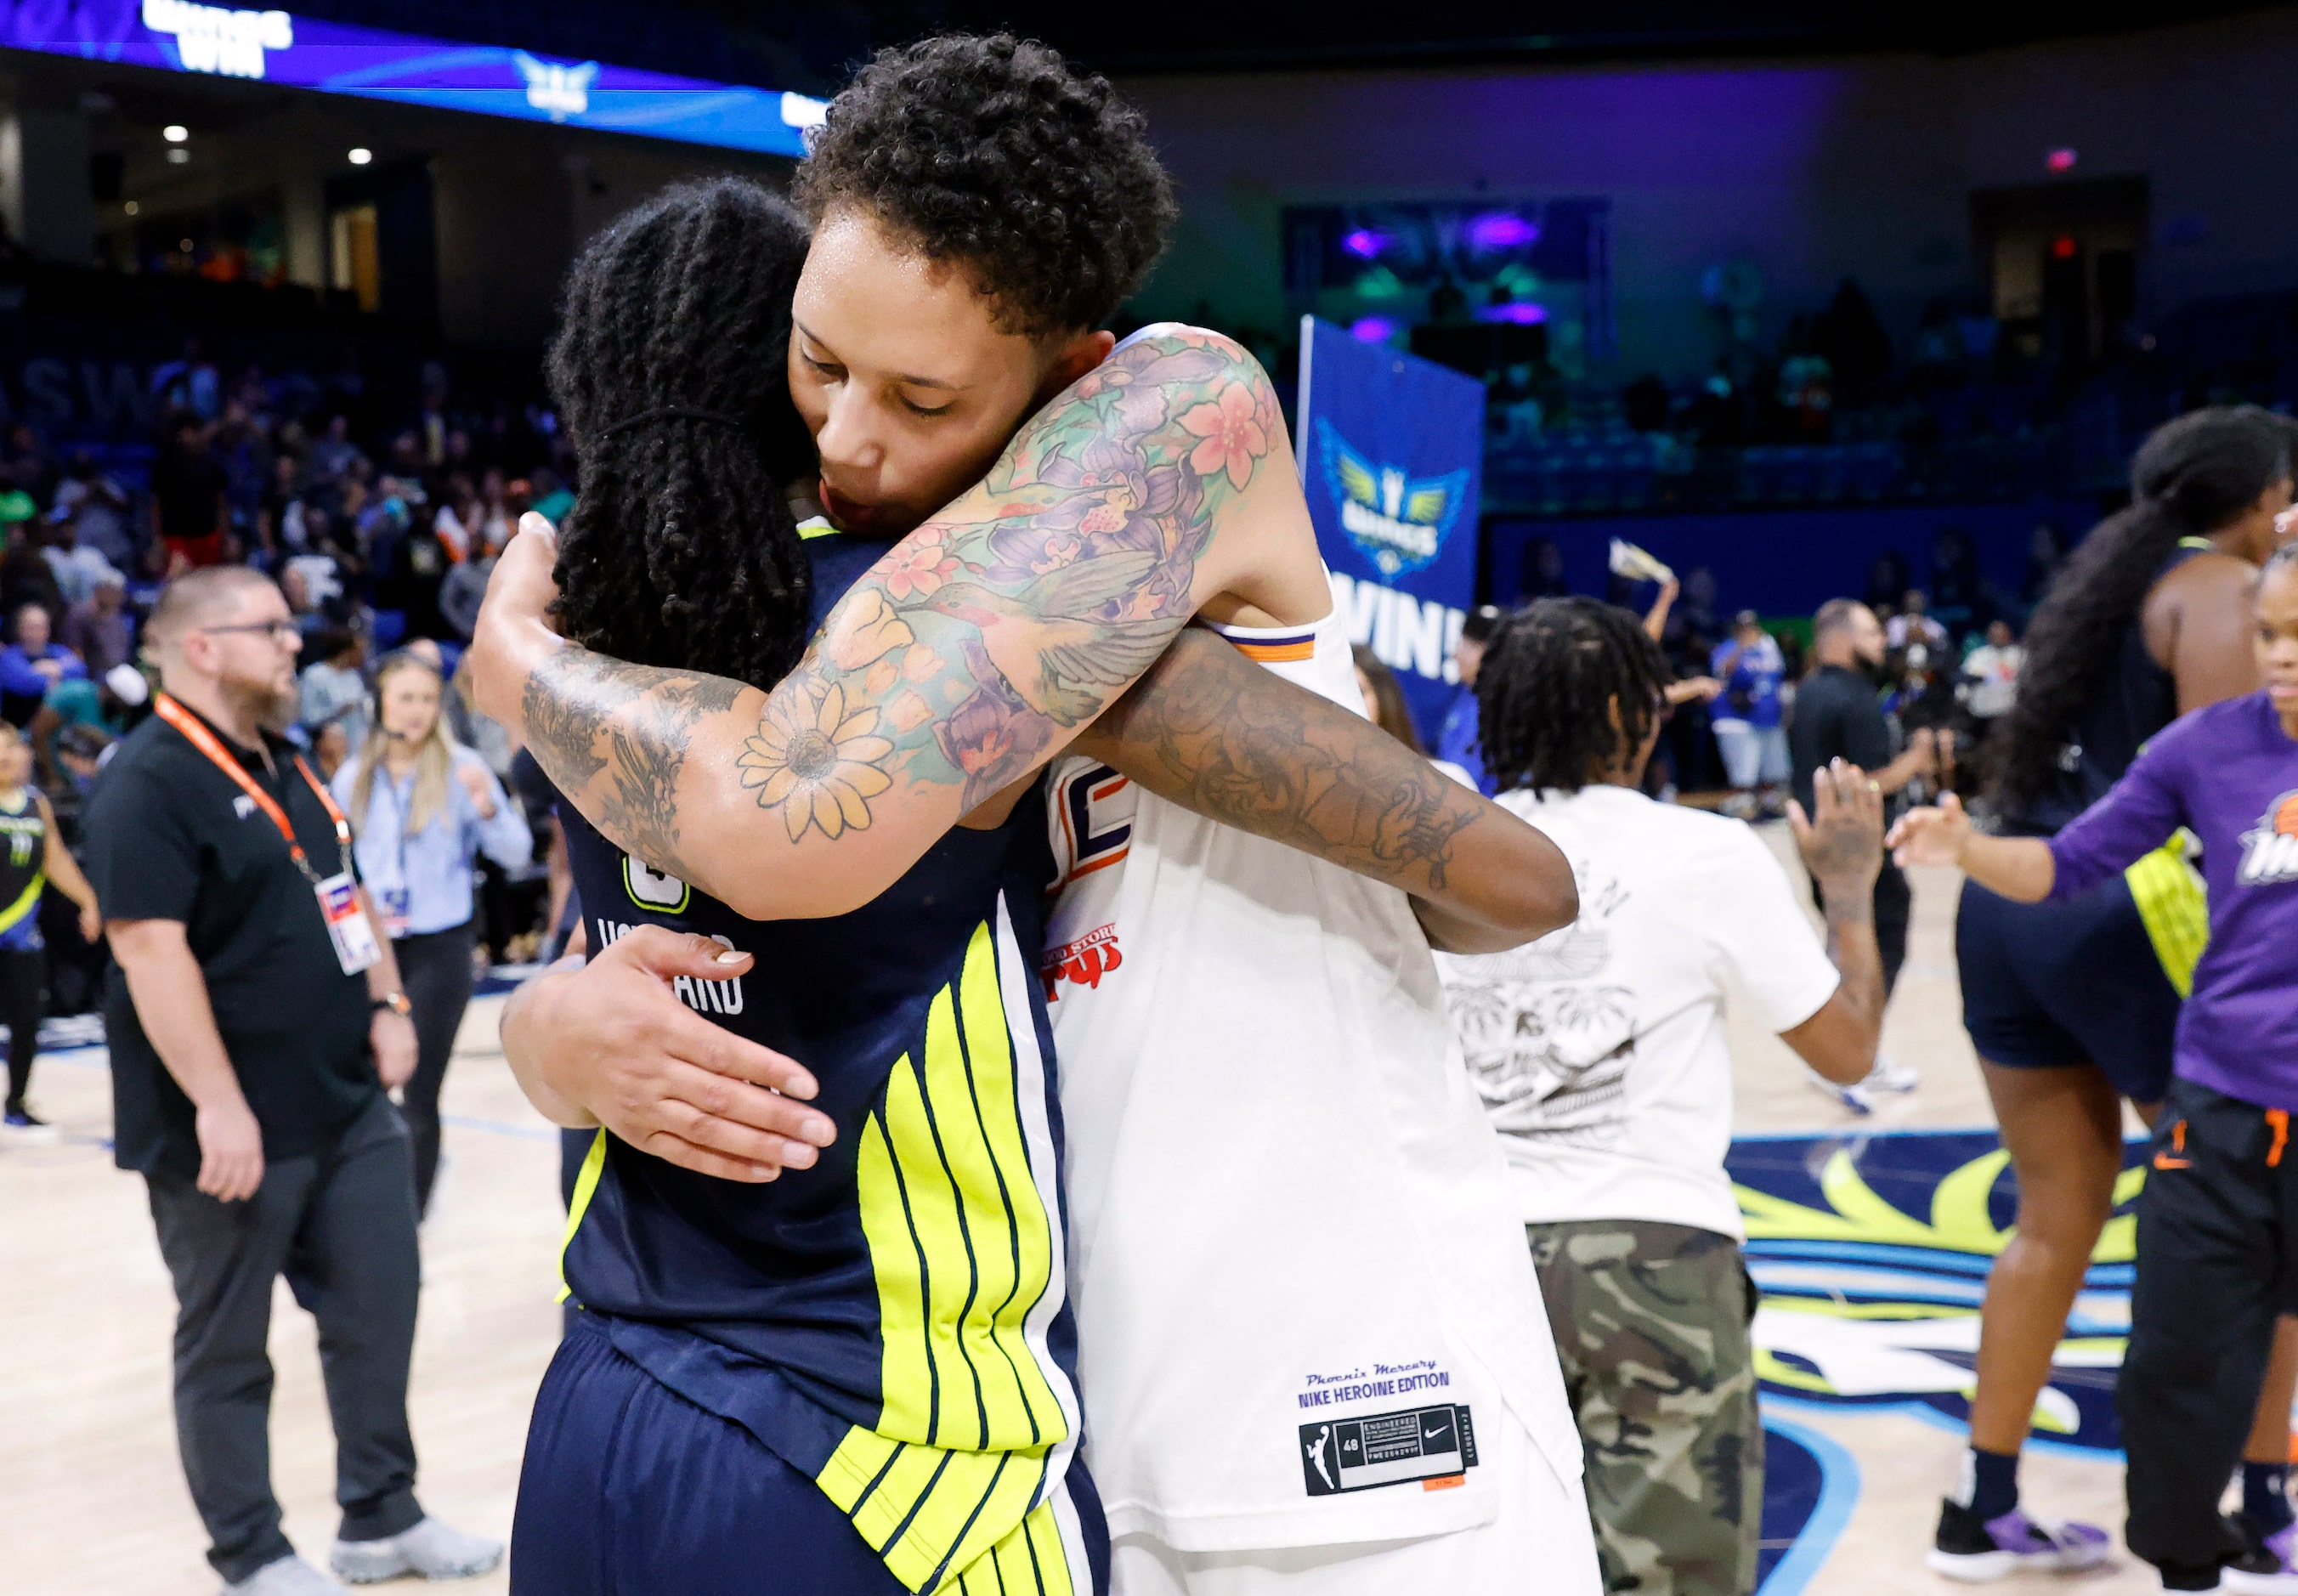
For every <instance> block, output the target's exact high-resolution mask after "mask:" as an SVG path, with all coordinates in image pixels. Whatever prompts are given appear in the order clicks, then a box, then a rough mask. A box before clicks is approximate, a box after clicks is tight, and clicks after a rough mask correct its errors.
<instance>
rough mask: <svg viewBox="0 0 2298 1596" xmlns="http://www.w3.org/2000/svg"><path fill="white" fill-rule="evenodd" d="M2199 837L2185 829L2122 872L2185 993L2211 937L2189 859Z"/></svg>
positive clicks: (2150, 936) (2167, 970)
mask: <svg viewBox="0 0 2298 1596" xmlns="http://www.w3.org/2000/svg"><path fill="white" fill-rule="evenodd" d="M2194 840H2195V839H2194V834H2193V833H2192V832H2190V831H2183V830H2182V831H2178V832H2177V833H2176V834H2175V835H2173V836H2172V837H2171V839H2170V841H2168V842H2166V843H2164V844H2163V845H2162V847H2161V848H2156V849H2155V850H2154V851H2153V853H2151V854H2148V855H2147V856H2145V858H2143V859H2141V860H2139V861H2138V863H2137V864H2133V865H2132V866H2131V867H2130V868H2129V870H2126V871H2124V872H2122V875H2123V880H2124V881H2128V882H2129V886H2130V897H2131V901H2132V902H2133V903H2135V904H2137V906H2138V920H2139V923H2140V924H2142V925H2144V926H2145V928H2146V939H2147V940H2148V941H2150V942H2152V943H2153V945H2154V956H2155V957H2156V958H2157V959H2159V960H2161V961H2162V973H2163V974H2165V975H2167V976H2169V977H2170V985H2171V986H2172V987H2173V988H2176V989H2177V991H2178V996H2181V997H2185V996H2187V995H2189V994H2190V993H2192V992H2193V990H2194V988H2195V965H2196V964H2197V963H2201V961H2202V957H2203V945H2204V944H2205V943H2207V942H2208V941H2209V940H2210V937H2211V917H2210V904H2209V900H2208V898H2207V896H2206V895H2205V893H2204V890H2203V878H2202V877H2201V876H2200V875H2198V874H2197V873H2195V867H2194V866H2193V865H2192V864H2188V863H2187V862H2186V861H2187V849H2188V848H2189V847H2190V846H2191V845H2192V844H2193V842H2194Z"/></svg>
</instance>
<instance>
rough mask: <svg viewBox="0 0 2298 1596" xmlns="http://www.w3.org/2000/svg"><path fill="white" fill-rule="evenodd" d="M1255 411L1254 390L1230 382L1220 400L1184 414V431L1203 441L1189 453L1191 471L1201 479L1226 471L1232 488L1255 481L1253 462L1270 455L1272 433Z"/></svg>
mask: <svg viewBox="0 0 2298 1596" xmlns="http://www.w3.org/2000/svg"><path fill="white" fill-rule="evenodd" d="M1254 409H1255V406H1254V404H1253V402H1252V390H1251V389H1250V388H1248V387H1246V386H1245V385H1244V384H1243V383H1231V384H1230V385H1228V387H1226V388H1223V389H1222V390H1221V392H1220V397H1219V399H1215V400H1207V401H1205V402H1204V403H1203V404H1198V405H1192V406H1191V407H1190V408H1189V409H1186V410H1184V411H1182V412H1181V429H1182V430H1183V431H1184V432H1186V433H1188V434H1191V435H1192V436H1194V437H1198V438H1202V439H1203V440H1204V442H1202V443H1199V444H1198V445H1197V446H1196V447H1195V448H1194V449H1193V450H1191V451H1189V468H1190V469H1191V470H1193V471H1194V472H1195V473H1196V474H1197V475H1199V476H1211V475H1215V474H1217V473H1219V472H1221V471H1227V472H1228V481H1229V485H1230V486H1231V487H1234V488H1242V487H1244V484H1246V483H1247V482H1248V481H1250V480H1251V479H1252V462H1253V461H1255V460H1257V459H1260V458H1261V456H1262V455H1264V454H1266V453H1268V452H1269V434H1268V433H1267V432H1266V431H1265V430H1263V428H1262V426H1261V422H1260V421H1259V420H1258V419H1257V418H1256V417H1255V415H1254Z"/></svg>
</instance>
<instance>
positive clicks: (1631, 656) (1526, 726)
mask: <svg viewBox="0 0 2298 1596" xmlns="http://www.w3.org/2000/svg"><path fill="white" fill-rule="evenodd" d="M1671 679H1672V678H1671V676H1670V674H1669V673H1668V668H1667V661H1666V659H1665V658H1664V657H1662V656H1661V654H1660V651H1659V645H1658V644H1657V643H1656V642H1654V641H1652V640H1651V634H1650V633H1648V632H1646V631H1645V630H1644V625H1643V622H1642V621H1641V619H1639V618H1638V617H1637V616H1634V615H1633V614H1631V613H1630V612H1629V611H1627V610H1624V609H1622V608H1619V607H1618V606H1617V605H1614V604H1601V603H1599V602H1598V601H1597V600H1593V599H1542V600H1537V601H1536V602H1534V603H1532V604H1530V605H1527V606H1526V607H1525V608H1523V609H1520V610H1518V611H1517V612H1516V613H1515V614H1514V615H1511V616H1508V617H1506V618H1505V619H1503V620H1502V621H1501V622H1500V628H1499V630H1497V631H1496V632H1494V633H1492V641H1490V642H1488V643H1486V644H1485V645H1484V664H1483V665H1482V666H1479V667H1478V668H1477V671H1476V711H1477V721H1478V726H1479V734H1480V736H1481V739H1482V740H1483V744H1484V768H1485V770H1487V771H1488V772H1490V773H1492V779H1493V780H1494V781H1497V782H1498V783H1499V785H1500V790H1501V791H1503V792H1506V791H1509V790H1512V789H1515V788H1518V787H1530V788H1533V789H1535V790H1545V789H1548V788H1555V789H1558V790H1561V791H1564V792H1577V791H1579V790H1581V789H1582V788H1583V787H1585V786H1587V785H1589V784H1590V783H1591V782H1594V781H1601V780H1603V779H1604V776H1605V773H1607V772H1608V771H1612V770H1615V769H1617V768H1618V767H1619V766H1621V765H1624V763H1625V762H1626V761H1628V760H1629V759H1632V758H1633V757H1634V756H1635V753H1636V750H1638V749H1639V748H1642V747H1643V746H1644V740H1645V739H1646V738H1648V737H1649V736H1650V735H1651V733H1652V729H1653V728H1654V727H1655V726H1657V724H1659V717H1660V714H1661V710H1662V705H1663V701H1664V700H1665V699H1666V693H1667V684H1668V682H1669V681H1670V680H1671ZM1614 705H1617V706H1618V707H1619V708H1618V721H1617V724H1615V723H1614V719H1613V713H1612V706H1614Z"/></svg>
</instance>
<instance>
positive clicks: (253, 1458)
mask: <svg viewBox="0 0 2298 1596" xmlns="http://www.w3.org/2000/svg"><path fill="white" fill-rule="evenodd" d="M145 1181H146V1184H147V1185H148V1186H149V1187H150V1189H151V1197H152V1220H153V1224H154V1225H156V1226H157V1227H158V1228H159V1232H160V1255H161V1257H162V1258H163V1259H165V1260H166V1261H167V1265H168V1273H169V1276H170V1277H171V1278H173V1279H174V1281H175V1286H176V1303H177V1314H176V1443H177V1445H178V1449H179V1450H180V1451H182V1453H183V1459H184V1476H185V1478H186V1481H187V1482H188V1483H189V1484H190V1485H191V1489H192V1501H193V1505H194V1506H195V1507H197V1508H198V1509H199V1514H200V1521H201V1523H203V1525H205V1526H207V1532H208V1538H209V1540H210V1541H211V1542H212V1544H211V1547H210V1549H209V1551H208V1561H209V1562H210V1563H211V1564H213V1565H214V1566H215V1569H216V1572H217V1573H219V1574H220V1575H223V1577H224V1580H225V1582H226V1583H227V1584H230V1583H235V1582H236V1581H239V1580H243V1579H245V1578H246V1577H247V1576H248V1575H251V1574H252V1573H254V1572H255V1571H256V1570H257V1569H258V1568H260V1567H263V1566H264V1565H265V1564H267V1563H272V1562H276V1561H277V1560H278V1559H281V1558H283V1557H285V1556H287V1555H288V1554H289V1553H290V1552H291V1551H293V1548H292V1547H291V1546H289V1545H288V1543H287V1538H286V1536H285V1535H284V1534H281V1533H280V1529H279V1502H278V1500H277V1498H275V1497H274V1496H273V1495H272V1494H271V1434H270V1431H271V1360H270V1357H269V1354H268V1352H266V1350H265V1347H266V1344H267V1342H268V1341H269V1336H270V1330H271V1283H272V1281H273V1280H274V1279H276V1278H278V1277H279V1276H280V1275H282V1274H285V1276H286V1277H287V1284H288V1285H289V1286H291V1287H292V1288H293V1291H294V1293H295V1300H296V1302H300V1303H301V1304H302V1306H303V1309H304V1311H306V1312H308V1313H309V1314H310V1315H311V1317H312V1318H313V1319H317V1320H318V1324H319V1368H320V1373H321V1374H322V1376H323V1377H324V1378H325V1380H326V1384H327V1412H328V1416H329V1417H330V1418H332V1419H333V1420H334V1421H335V1501H336V1503H337V1505H339V1506H340V1507H341V1508H342V1509H343V1528H342V1531H341V1534H342V1535H343V1539H345V1540H347V1541H374V1540H381V1539H383V1538H384V1537H385V1536H387V1535H395V1534H399V1533H400V1532H401V1531H402V1530H405V1529H408V1528H410V1527H412V1526H414V1524H415V1523H416V1522H417V1520H418V1519H420V1518H421V1517H423V1509H421V1508H420V1507H418V1506H417V1505H416V1501H415V1441H414V1438H413V1437H412V1436H411V1435H409V1433H408V1428H407V1366H408V1360H409V1356H410V1355H411V1354H412V1352H413V1350H414V1345H415V1298H416V1288H417V1262H416V1252H415V1187H414V1183H413V1182H412V1180H411V1179H410V1178H409V1172H408V1156H407V1132H406V1130H405V1129H404V1128H402V1127H401V1124H400V1122H399V1119H398V1116H397V1115H395V1114H393V1112H391V1104H389V1103H388V1102H386V1101H385V1100H384V1097H383V1096H381V1095H380V1094H377V1095H376V1098H375V1100H374V1101H373V1102H372V1103H370V1104H368V1107H367V1108H366V1110H365V1111H363V1112H361V1113H360V1117H359V1118H358V1119H356V1120H354V1121H352V1122H351V1126H350V1128H349V1129H346V1130H345V1131H344V1132H343V1135H342V1136H341V1137H338V1138H337V1139H336V1141H335V1145H334V1146H332V1147H330V1148H328V1149H327V1151H326V1152H324V1153H320V1154H312V1155H310V1156H307V1157H302V1158H287V1159H281V1160H280V1161H278V1162H276V1163H272V1164H269V1166H267V1167H266V1168H265V1170H264V1171H263V1185H262V1187H260V1189H259V1190H258V1191H257V1192H256V1194H255V1195H254V1196H253V1197H252V1198H250V1199H248V1200H247V1201H246V1202H244V1203H219V1202H218V1201H217V1200H216V1199H215V1198H213V1197H210V1196H207V1195H203V1194H202V1193H201V1192H199V1191H198V1190H197V1189H196V1188H194V1186H193V1184H192V1182H191V1181H189V1180H187V1179H186V1178H183V1177H182V1176H180V1175H169V1174H161V1173H152V1174H148V1175H146V1177H145Z"/></svg>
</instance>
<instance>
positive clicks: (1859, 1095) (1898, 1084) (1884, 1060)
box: [1803, 1053, 1923, 1114]
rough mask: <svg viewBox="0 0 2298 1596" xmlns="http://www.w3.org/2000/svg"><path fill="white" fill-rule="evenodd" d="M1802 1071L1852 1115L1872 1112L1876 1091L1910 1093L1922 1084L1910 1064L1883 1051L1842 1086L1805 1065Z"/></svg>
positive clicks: (1873, 1110)
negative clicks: (1856, 1077) (1854, 1079)
mask: <svg viewBox="0 0 2298 1596" xmlns="http://www.w3.org/2000/svg"><path fill="white" fill-rule="evenodd" d="M1803 1073H1804V1079H1806V1080H1808V1081H1810V1082H1811V1084H1812V1085H1813V1086H1814V1087H1817V1088H1818V1089H1819V1090H1820V1091H1823V1092H1825V1093H1826V1094H1827V1095H1828V1096H1831V1097H1832V1098H1834V1099H1835V1100H1836V1101H1837V1102H1838V1103H1840V1104H1843V1106H1844V1107H1846V1108H1847V1109H1849V1110H1850V1111H1851V1112H1853V1113H1855V1114H1872V1113H1873V1112H1875V1098H1876V1096H1878V1095H1879V1094H1881V1093H1884V1092H1893V1093H1897V1092H1912V1091H1914V1089H1915V1088H1916V1087H1919V1086H1921V1085H1922V1079H1923V1078H1922V1076H1920V1075H1918V1074H1916V1073H1915V1070H1914V1065H1912V1064H1903V1063H1899V1062H1898V1060H1897V1059H1895V1058H1893V1057H1891V1056H1890V1055H1889V1054H1883V1053H1879V1054H1876V1055H1875V1062H1874V1063H1873V1064H1872V1066H1870V1067H1869V1069H1868V1071H1867V1073H1866V1074H1865V1075H1864V1077H1862V1078H1861V1079H1858V1080H1856V1081H1854V1082H1852V1083H1851V1084H1850V1085H1849V1086H1843V1085H1841V1084H1839V1083H1838V1082H1836V1081H1832V1080H1830V1079H1828V1078H1827V1077H1826V1076H1824V1075H1822V1074H1821V1073H1820V1072H1819V1071H1816V1070H1814V1069H1813V1068H1812V1067H1811V1066H1810V1065H1809V1064H1806V1065H1805V1066H1804V1067H1803Z"/></svg>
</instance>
